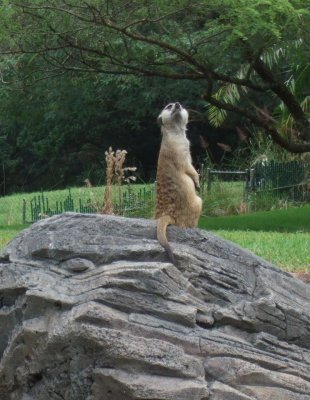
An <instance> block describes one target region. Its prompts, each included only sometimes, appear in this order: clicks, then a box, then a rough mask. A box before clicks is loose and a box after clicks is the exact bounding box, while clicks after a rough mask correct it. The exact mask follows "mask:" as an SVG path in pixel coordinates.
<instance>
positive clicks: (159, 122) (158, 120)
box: [157, 117, 163, 126]
mask: <svg viewBox="0 0 310 400" xmlns="http://www.w3.org/2000/svg"><path fill="white" fill-rule="evenodd" d="M157 123H158V125H159V126H162V125H163V120H162V118H161V117H158V118H157Z"/></svg>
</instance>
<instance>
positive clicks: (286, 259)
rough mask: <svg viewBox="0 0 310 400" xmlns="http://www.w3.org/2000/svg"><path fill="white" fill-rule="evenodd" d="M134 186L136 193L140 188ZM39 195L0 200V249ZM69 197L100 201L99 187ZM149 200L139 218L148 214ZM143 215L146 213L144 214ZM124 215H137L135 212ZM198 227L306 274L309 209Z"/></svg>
mask: <svg viewBox="0 0 310 400" xmlns="http://www.w3.org/2000/svg"><path fill="white" fill-rule="evenodd" d="M141 187H142V186H141V185H139V186H137V187H136V189H135V190H136V191H138V190H140V189H141ZM35 195H36V196H38V195H39V193H32V194H23V195H20V194H19V195H12V196H8V197H3V198H0V249H1V248H3V247H4V246H5V245H6V243H8V242H9V241H10V240H11V239H12V238H13V237H14V236H15V235H17V233H18V232H19V231H20V230H21V229H23V228H24V227H26V226H27V225H22V224H21V222H22V204H23V199H25V200H26V201H27V203H28V204H29V202H30V200H31V199H32V198H33V197H34V196H35ZM46 195H47V196H48V198H49V203H50V205H51V207H52V206H53V205H54V204H55V202H56V201H57V200H64V199H65V198H66V197H67V196H68V190H65V191H64V190H62V191H53V192H48V193H46ZM71 195H72V197H73V198H74V199H75V201H78V199H80V198H81V199H82V200H83V201H85V202H86V201H87V200H88V199H91V200H92V201H95V200H96V199H102V197H103V189H102V188H92V189H88V188H76V189H71ZM151 203H152V201H150V202H149V204H148V206H147V207H146V209H143V213H144V214H142V215H143V216H147V217H150V216H151V215H152V204H151ZM145 212H146V214H145ZM125 215H131V216H141V212H140V211H139V210H136V211H131V212H128V213H127V214H125ZM199 227H200V228H202V229H206V230H210V231H212V232H214V233H215V234H217V235H219V236H221V237H223V238H225V239H228V240H231V241H232V242H235V243H237V244H239V245H240V246H242V247H244V248H247V249H249V250H250V251H252V252H254V253H255V254H257V255H259V256H261V257H263V258H265V259H266V260H268V261H270V262H272V263H274V264H276V265H278V266H279V267H281V268H283V269H286V270H290V271H297V270H298V271H308V272H309V271H310V255H309V254H310V252H309V249H310V206H309V205H307V206H303V207H299V208H293V207H291V208H288V209H286V210H284V209H283V210H274V211H265V212H256V213H252V214H240V215H234V216H219V217H208V216H202V217H201V219H200V221H199Z"/></svg>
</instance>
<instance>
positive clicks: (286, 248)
mask: <svg viewBox="0 0 310 400" xmlns="http://www.w3.org/2000/svg"><path fill="white" fill-rule="evenodd" d="M199 227H200V228H202V229H207V230H211V231H213V232H214V233H215V234H217V235H219V236H221V237H223V238H225V239H228V240H231V241H232V242H235V243H237V244H239V245H240V246H241V247H244V248H246V249H248V250H250V251H252V252H253V253H255V254H257V255H259V256H260V257H263V258H264V259H266V260H268V261H270V262H272V263H274V264H276V265H277V266H279V267H281V268H283V269H285V270H289V271H307V272H310V252H309V249H310V206H303V207H300V208H289V209H287V210H274V211H265V212H256V213H253V214H244V215H238V216H226V217H206V216H202V217H201V219H200V221H199Z"/></svg>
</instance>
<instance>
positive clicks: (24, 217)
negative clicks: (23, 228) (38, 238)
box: [23, 199, 27, 224]
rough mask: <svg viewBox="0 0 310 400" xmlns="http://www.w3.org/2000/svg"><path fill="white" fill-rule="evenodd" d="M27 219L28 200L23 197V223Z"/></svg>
mask: <svg viewBox="0 0 310 400" xmlns="http://www.w3.org/2000/svg"><path fill="white" fill-rule="evenodd" d="M26 222H27V221H26V200H25V199H23V224H25V223H26Z"/></svg>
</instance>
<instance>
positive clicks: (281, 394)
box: [0, 214, 310, 400]
mask: <svg viewBox="0 0 310 400" xmlns="http://www.w3.org/2000/svg"><path fill="white" fill-rule="evenodd" d="M169 237H170V241H171V243H172V246H173V249H174V253H175V255H176V258H177V260H178V263H179V266H178V267H175V266H173V265H172V264H170V263H169V262H167V257H166V255H165V253H164V251H163V249H162V248H161V247H160V246H159V244H158V243H157V241H156V236H155V222H154V221H149V220H141V219H126V218H119V217H113V216H95V215H78V214H64V215H62V216H57V217H53V218H50V219H47V220H43V221H41V222H38V223H36V224H35V225H33V226H32V227H31V228H30V229H27V230H25V231H23V232H22V233H21V234H20V235H19V236H18V237H17V238H16V239H14V240H13V241H12V242H11V243H10V244H9V245H8V247H7V248H6V250H5V251H4V253H3V255H2V256H1V259H0V277H1V280H0V355H1V363H0V399H1V400H9V399H10V400H19V399H20V400H60V399H62V400H106V399H107V400H133V399H149V400H159V399H160V400H161V399H162V400H206V399H210V400H224V399H225V400H276V399H281V400H306V399H307V400H309V399H310V351H309V348H310V286H308V285H306V284H304V283H303V282H301V281H298V280H297V279H295V278H293V277H292V276H290V275H289V274H287V273H285V272H282V271H280V270H278V269H277V268H275V267H273V266H272V265H270V264H268V263H267V262H265V261H263V260H262V259H260V258H258V257H256V256H254V255H253V254H251V253H249V252H247V251H245V250H242V249H241V248H239V247H237V246H235V245H233V244H231V243H229V242H226V241H224V240H221V239H219V238H217V237H215V236H213V235H211V234H209V233H206V232H204V231H200V230H198V229H197V230H196V229H195V230H194V229H188V230H181V229H178V228H175V227H170V228H169Z"/></svg>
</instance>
